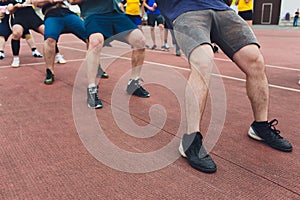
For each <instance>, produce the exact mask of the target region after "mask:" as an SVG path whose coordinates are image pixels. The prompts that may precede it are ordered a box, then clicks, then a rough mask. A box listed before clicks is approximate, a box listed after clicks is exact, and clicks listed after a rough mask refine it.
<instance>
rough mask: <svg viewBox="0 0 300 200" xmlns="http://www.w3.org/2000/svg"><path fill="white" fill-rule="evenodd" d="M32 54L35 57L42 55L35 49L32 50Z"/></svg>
mask: <svg viewBox="0 0 300 200" xmlns="http://www.w3.org/2000/svg"><path fill="white" fill-rule="evenodd" d="M32 56H33V57H36V58H41V57H43V55H42V54H41V53H40V52H39V51H38V50H37V49H36V50H34V51H33V52H32Z"/></svg>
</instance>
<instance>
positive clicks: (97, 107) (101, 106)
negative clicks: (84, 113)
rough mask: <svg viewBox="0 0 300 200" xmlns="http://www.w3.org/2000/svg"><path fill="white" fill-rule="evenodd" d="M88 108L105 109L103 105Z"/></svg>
mask: <svg viewBox="0 0 300 200" xmlns="http://www.w3.org/2000/svg"><path fill="white" fill-rule="evenodd" d="M88 107H89V108H92V109H100V108H103V105H98V106H90V105H89V104H88Z"/></svg>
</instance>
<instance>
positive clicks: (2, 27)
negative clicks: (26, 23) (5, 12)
mask: <svg viewBox="0 0 300 200" xmlns="http://www.w3.org/2000/svg"><path fill="white" fill-rule="evenodd" d="M11 34H12V31H11V29H10V25H9V17H8V16H6V17H5V18H3V19H2V20H1V23H0V36H2V37H4V39H5V41H7V40H8V38H9V36H10V35H11ZM27 34H30V32H29V30H28V29H26V30H24V32H23V35H22V38H25V36H26V35H27Z"/></svg>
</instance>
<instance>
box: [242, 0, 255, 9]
mask: <svg viewBox="0 0 300 200" xmlns="http://www.w3.org/2000/svg"><path fill="white" fill-rule="evenodd" d="M247 10H253V0H249V2H248V3H246V1H245V0H239V4H238V11H239V12H240V11H247Z"/></svg>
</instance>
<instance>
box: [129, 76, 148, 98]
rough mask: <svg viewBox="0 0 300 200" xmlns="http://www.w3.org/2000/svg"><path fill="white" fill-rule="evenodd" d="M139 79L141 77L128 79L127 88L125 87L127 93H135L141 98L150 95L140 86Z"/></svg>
mask: <svg viewBox="0 0 300 200" xmlns="http://www.w3.org/2000/svg"><path fill="white" fill-rule="evenodd" d="M140 80H141V81H142V79H140V78H137V79H134V80H130V81H129V83H128V85H127V89H126V91H127V93H128V94H130V95H135V96H138V97H142V98H148V97H150V94H149V92H148V91H147V90H145V89H144V88H143V87H142V86H141V84H140V82H139V81H140Z"/></svg>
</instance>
